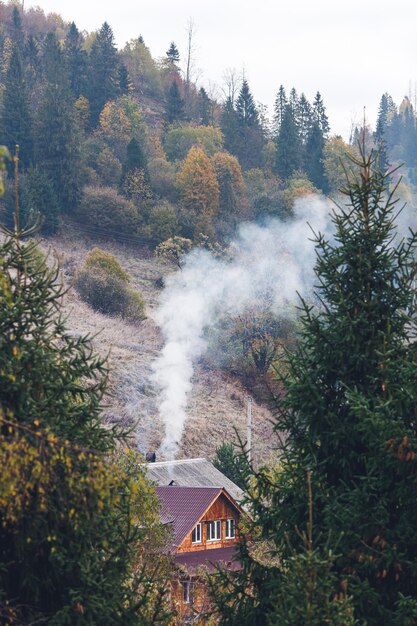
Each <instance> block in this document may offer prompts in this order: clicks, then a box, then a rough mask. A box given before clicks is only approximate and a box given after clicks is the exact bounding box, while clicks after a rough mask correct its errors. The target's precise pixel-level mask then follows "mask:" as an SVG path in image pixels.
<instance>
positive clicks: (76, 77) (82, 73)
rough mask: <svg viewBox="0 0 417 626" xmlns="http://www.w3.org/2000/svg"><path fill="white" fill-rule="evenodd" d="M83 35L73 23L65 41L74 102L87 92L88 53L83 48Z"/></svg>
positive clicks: (65, 59) (65, 53)
mask: <svg viewBox="0 0 417 626" xmlns="http://www.w3.org/2000/svg"><path fill="white" fill-rule="evenodd" d="M82 43H83V39H82V35H81V34H80V32H79V30H78V28H77V27H76V25H75V23H74V22H71V24H70V27H69V29H68V32H67V35H66V37H65V41H64V62H65V65H66V68H67V72H68V80H69V85H70V90H71V93H72V96H73V98H74V100H77V98H79V97H80V96H81V95H84V96H85V95H86V92H87V53H86V52H85V50H84V49H83V48H82Z"/></svg>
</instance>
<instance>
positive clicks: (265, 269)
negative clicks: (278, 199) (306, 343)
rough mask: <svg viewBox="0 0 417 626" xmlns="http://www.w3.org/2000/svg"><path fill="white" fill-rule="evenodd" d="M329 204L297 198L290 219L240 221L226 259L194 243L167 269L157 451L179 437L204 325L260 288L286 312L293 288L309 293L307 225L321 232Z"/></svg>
mask: <svg viewBox="0 0 417 626" xmlns="http://www.w3.org/2000/svg"><path fill="white" fill-rule="evenodd" d="M330 210H331V207H330V204H329V202H328V201H327V200H326V199H324V198H321V197H318V196H309V197H307V198H304V199H302V200H299V201H297V202H296V205H295V207H294V212H295V217H294V219H292V220H291V221H287V222H282V221H280V220H271V221H270V222H269V223H268V224H266V225H264V226H261V225H257V224H253V223H245V224H242V225H241V227H240V229H239V232H238V236H237V237H236V239H235V241H234V242H232V246H231V248H232V250H233V255H232V259H231V260H227V261H225V260H221V259H218V258H215V257H214V256H213V255H212V254H210V253H209V252H207V251H206V250H202V249H197V250H194V251H192V252H191V253H189V254H188V255H187V258H186V259H185V263H184V266H183V269H182V271H180V272H177V273H175V274H173V275H171V276H169V278H168V279H167V281H166V287H165V289H164V291H163V293H162V295H161V300H160V306H159V308H158V311H157V313H156V321H157V323H158V324H159V325H160V327H161V329H162V333H163V336H164V340H165V345H164V348H163V350H162V352H161V354H160V356H159V357H158V358H157V359H156V361H155V362H154V365H153V372H154V375H153V378H154V380H155V382H156V383H157V385H158V387H159V389H160V399H161V400H160V406H159V412H160V415H161V417H162V419H163V422H164V424H165V438H164V440H163V442H162V444H161V450H160V451H161V452H162V454H163V455H164V456H165V457H167V458H171V459H172V458H174V457H175V454H176V451H177V449H178V445H179V442H180V441H181V436H182V432H183V428H184V422H185V420H186V406H187V396H188V394H189V392H190V390H191V378H192V375H193V365H194V363H195V361H196V359H197V358H198V357H200V356H202V355H203V354H204V352H205V351H206V349H207V344H206V340H205V339H204V333H205V331H207V329H210V327H213V325H214V324H216V322H217V321H218V320H219V319H220V317H221V316H222V315H224V313H225V311H227V313H228V314H229V315H239V314H242V313H243V312H244V311H245V310H246V309H248V308H250V307H253V305H254V304H256V302H257V301H258V300H259V298H260V297H262V296H263V295H264V294H268V300H269V302H271V308H272V310H273V311H274V312H275V313H277V314H279V315H281V316H282V315H285V314H286V311H288V314H289V315H290V311H291V310H292V306H291V304H293V303H296V302H297V292H299V293H301V294H303V296H307V297H308V294H309V293H310V292H311V289H312V286H313V283H314V273H313V267H314V263H315V249H314V245H313V243H312V241H311V239H312V236H313V235H312V230H311V229H313V230H314V232H316V233H317V232H320V233H328V232H329V226H330V219H329V212H330Z"/></svg>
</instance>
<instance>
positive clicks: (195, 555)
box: [174, 546, 242, 574]
mask: <svg viewBox="0 0 417 626" xmlns="http://www.w3.org/2000/svg"><path fill="white" fill-rule="evenodd" d="M236 554H237V553H236V546H230V547H228V548H213V549H211V550H196V551H194V552H180V553H179V554H176V555H175V558H174V562H175V563H176V564H177V565H182V566H184V567H185V568H186V570H187V572H188V573H189V574H193V573H194V572H195V570H196V569H198V568H199V567H201V566H205V567H207V569H208V571H209V572H213V571H214V569H215V565H222V566H223V567H226V568H227V569H231V570H238V569H241V568H242V565H241V564H240V563H239V561H238V560H237V559H236Z"/></svg>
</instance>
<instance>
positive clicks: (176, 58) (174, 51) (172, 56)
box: [166, 41, 180, 65]
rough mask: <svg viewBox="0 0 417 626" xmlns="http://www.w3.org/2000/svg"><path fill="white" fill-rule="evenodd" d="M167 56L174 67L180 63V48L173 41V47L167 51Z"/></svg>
mask: <svg viewBox="0 0 417 626" xmlns="http://www.w3.org/2000/svg"><path fill="white" fill-rule="evenodd" d="M166 55H167V57H168V59H169V61H170V62H171V63H172V65H176V64H177V63H179V62H180V53H179V52H178V48H177V46H176V45H175V43H174V42H173V41H171V45H170V46H169V48H168V50H167V51H166Z"/></svg>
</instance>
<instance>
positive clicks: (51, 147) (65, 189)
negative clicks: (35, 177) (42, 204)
mask: <svg viewBox="0 0 417 626" xmlns="http://www.w3.org/2000/svg"><path fill="white" fill-rule="evenodd" d="M43 64H44V73H45V78H46V86H45V89H44V91H43V95H42V99H41V101H40V103H39V107H38V110H37V115H36V119H35V140H36V142H35V155H36V162H37V165H38V166H39V167H40V168H42V170H43V171H44V173H45V175H46V176H47V177H48V179H49V180H50V182H51V183H52V185H53V188H54V192H55V195H56V198H57V201H58V206H59V208H60V211H71V210H73V209H74V208H75V207H76V205H77V203H78V200H79V192H80V180H79V172H78V162H79V153H80V148H79V141H78V131H77V124H76V117H75V108H74V106H73V104H72V102H73V98H72V97H71V91H70V87H69V81H68V78H67V73H66V71H65V64H64V62H63V54H62V52H61V50H60V47H59V45H58V43H57V41H56V39H55V36H54V35H53V34H51V33H50V34H49V35H48V37H47V40H46V46H45V51H44V58H43Z"/></svg>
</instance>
